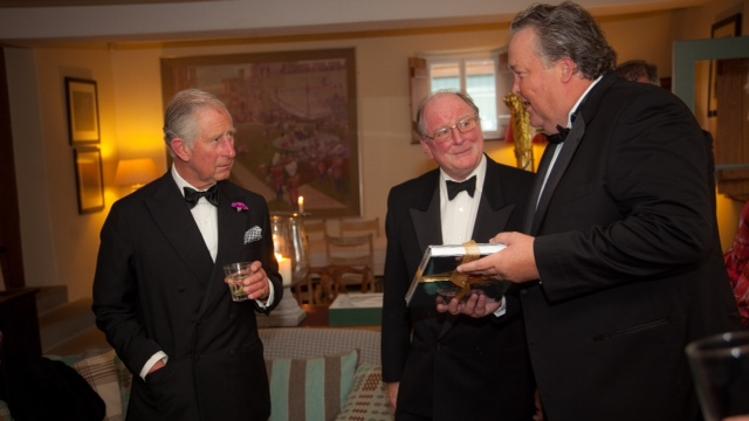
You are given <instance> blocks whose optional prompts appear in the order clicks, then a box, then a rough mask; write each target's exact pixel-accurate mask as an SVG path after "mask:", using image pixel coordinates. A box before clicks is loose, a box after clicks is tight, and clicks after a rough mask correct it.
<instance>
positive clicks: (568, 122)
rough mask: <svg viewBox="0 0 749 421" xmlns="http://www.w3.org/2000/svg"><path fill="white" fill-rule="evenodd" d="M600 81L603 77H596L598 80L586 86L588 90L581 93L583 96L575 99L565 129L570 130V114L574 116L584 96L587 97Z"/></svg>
mask: <svg viewBox="0 0 749 421" xmlns="http://www.w3.org/2000/svg"><path fill="white" fill-rule="evenodd" d="M601 79H603V75H601V76H598V78H597V79H596V80H594V81H593V83H591V84H590V85H588V89H586V90H585V92H583V94H582V95H580V98H578V99H577V102H575V105H574V106H573V107H572V109H571V110H570V113H569V114H567V128H568V129H571V128H572V114H575V112H576V111H577V107H579V106H580V104H581V103H582V102H583V99H585V96H586V95H588V92H590V90H591V89H593V87H594V86H596V85H597V84H598V82H600V81H601Z"/></svg>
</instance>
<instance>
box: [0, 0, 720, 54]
mask: <svg viewBox="0 0 749 421" xmlns="http://www.w3.org/2000/svg"><path fill="white" fill-rule="evenodd" d="M549 1H555V0H549ZM706 1H708V0H578V2H579V3H580V4H581V5H583V6H584V7H586V8H587V9H588V10H590V11H591V13H593V14H594V15H596V16H599V17H604V16H612V15H621V14H633V13H645V12H653V11H663V10H673V9H678V8H684V7H692V6H698V5H700V4H703V3H705V2H706ZM532 2H533V1H532V0H462V1H460V2H456V1H454V0H377V1H371V0H270V1H269V0H172V1H165V0H57V1H55V0H0V43H5V44H8V45H19V46H29V45H34V44H37V43H49V42H80V41H85V42H90V41H104V42H114V43H117V42H120V43H127V42H144V41H145V42H154V41H155V42H164V41H173V40H187V39H192V40H195V39H199V40H206V39H216V38H219V39H227V38H257V37H274V36H295V35H310V34H316V35H319V34H340V33H352V32H354V33H361V32H365V31H383V30H385V31H392V30H413V29H419V30H424V29H425V28H445V27H450V26H453V27H454V26H461V25H462V26H466V25H498V24H501V23H503V22H504V23H506V22H509V20H511V18H512V16H514V15H515V14H516V13H517V12H518V11H520V10H523V9H525V8H526V7H528V5H530V4H531V3H532Z"/></svg>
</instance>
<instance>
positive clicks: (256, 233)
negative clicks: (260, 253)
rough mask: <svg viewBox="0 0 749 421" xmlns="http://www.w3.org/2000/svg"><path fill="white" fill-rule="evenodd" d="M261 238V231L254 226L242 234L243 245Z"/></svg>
mask: <svg viewBox="0 0 749 421" xmlns="http://www.w3.org/2000/svg"><path fill="white" fill-rule="evenodd" d="M262 238H263V229H262V228H260V227H259V226H257V225H255V226H254V227H252V228H250V229H248V230H247V231H245V232H244V244H250V243H254V242H255V241H258V240H261V239H262Z"/></svg>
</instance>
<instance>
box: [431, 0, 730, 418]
mask: <svg viewBox="0 0 749 421" xmlns="http://www.w3.org/2000/svg"><path fill="white" fill-rule="evenodd" d="M511 34H512V35H511V39H510V44H509V48H508V56H509V64H510V68H511V69H512V72H513V74H514V79H515V81H514V85H513V91H514V92H515V93H517V94H519V95H520V96H521V97H523V99H524V100H525V101H526V103H527V105H528V110H529V112H530V117H531V118H530V119H531V124H533V125H534V126H536V127H541V128H543V130H544V131H545V132H546V133H548V134H550V135H553V136H551V137H552V138H556V140H557V143H553V144H550V145H549V147H547V150H546V151H545V153H544V156H543V158H542V159H541V165H540V168H539V172H538V177H537V178H536V184H535V185H534V189H533V193H532V195H531V200H530V204H529V206H528V213H527V216H526V218H525V223H524V229H523V231H524V232H525V233H526V234H521V233H519V232H505V233H501V234H499V235H497V236H496V237H494V239H493V240H492V241H494V242H498V243H503V244H505V245H506V246H507V248H505V249H504V250H502V251H500V252H498V253H495V254H493V255H490V256H488V257H485V258H482V259H479V260H477V261H474V262H470V263H467V264H464V265H462V266H460V267H459V270H461V271H463V272H466V273H473V274H483V275H492V276H496V277H498V278H500V279H503V280H507V281H511V282H514V283H517V284H520V286H521V287H522V290H521V292H520V297H521V301H522V309H523V315H524V321H525V327H526V335H527V338H528V350H529V353H530V358H531V361H532V365H533V372H534V375H535V379H536V383H537V385H538V391H539V395H540V400H541V404H542V406H543V408H544V412H545V415H546V416H547V419H548V420H551V421H559V420H607V421H617V420H621V421H629V420H639V421H646V420H652V421H663V420H698V419H701V416H700V411H699V408H698V405H697V397H696V396H695V392H694V387H693V385H692V381H691V375H690V371H689V367H688V364H687V359H686V355H685V353H684V347H685V346H686V345H687V344H688V343H689V342H690V341H693V340H695V339H697V338H700V337H703V336H707V335H710V334H713V333H717V332H720V331H724V330H730V329H732V328H735V327H736V326H737V324H736V321H737V319H736V306H735V304H734V303H732V297H731V295H730V288H729V284H728V281H727V279H726V273H725V269H724V268H723V263H722V259H721V250H720V243H719V241H718V234H717V229H716V219H715V210H714V208H713V205H712V203H713V202H712V198H713V197H714V194H715V192H714V191H711V189H710V188H709V187H708V186H711V183H710V182H709V177H712V174H708V171H707V168H709V159H710V156H709V152H708V150H707V148H705V141H704V137H703V133H702V131H701V130H700V127H699V125H698V124H697V122H696V121H695V119H694V116H693V115H692V114H691V112H690V111H689V109H688V108H687V107H686V106H685V105H684V104H683V103H682V102H681V101H680V100H679V99H678V98H676V97H675V96H673V95H672V94H671V93H669V92H667V91H666V90H664V89H661V88H659V87H657V86H652V85H649V84H641V83H631V82H627V81H624V80H622V79H621V78H620V77H619V76H617V75H616V74H615V73H614V72H613V69H614V64H615V62H616V53H615V52H614V50H613V49H612V48H611V46H610V45H609V44H608V42H607V41H606V39H605V37H604V35H603V33H602V32H601V30H600V28H599V27H598V25H597V24H596V22H595V20H594V19H593V17H592V16H591V15H590V13H588V12H587V11H585V10H584V9H583V8H582V7H580V6H579V5H577V4H575V3H571V2H564V3H561V4H559V5H548V4H537V5H534V6H531V7H530V8H528V9H527V10H525V11H523V12H521V13H520V14H519V15H518V16H517V17H516V18H515V19H514V20H513V22H512V24H511ZM528 234H530V235H528ZM483 304H486V300H485V299H483V298H481V297H472V298H470V299H469V300H468V301H467V302H466V303H458V302H456V301H451V302H450V304H449V306H443V307H441V308H440V310H449V311H450V312H451V313H460V312H462V313H468V314H471V313H472V312H474V311H475V312H476V313H477V315H479V316H480V315H483V314H484V313H486V312H487V311H492V308H493V307H492V306H487V305H483ZM494 305H496V304H494ZM476 310H477V311H476ZM497 358H502V356H498V357H497ZM495 390H497V389H496V388H495ZM497 393H503V392H502V391H501V390H497Z"/></svg>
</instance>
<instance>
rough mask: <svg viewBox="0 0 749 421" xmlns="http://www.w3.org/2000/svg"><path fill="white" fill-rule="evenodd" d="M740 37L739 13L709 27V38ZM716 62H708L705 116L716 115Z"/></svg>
mask: <svg viewBox="0 0 749 421" xmlns="http://www.w3.org/2000/svg"><path fill="white" fill-rule="evenodd" d="M738 36H741V13H737V14H735V15H733V16H729V17H727V18H725V19H721V20H720V21H718V22H715V23H714V24H713V25H712V26H711V27H710V38H732V37H738ZM717 74H718V61H717V60H712V61H710V73H709V76H708V82H707V116H708V117H715V116H717V115H718V94H717V91H718V89H717V86H718V85H717V82H718V76H717Z"/></svg>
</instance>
